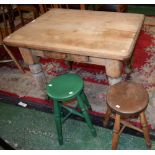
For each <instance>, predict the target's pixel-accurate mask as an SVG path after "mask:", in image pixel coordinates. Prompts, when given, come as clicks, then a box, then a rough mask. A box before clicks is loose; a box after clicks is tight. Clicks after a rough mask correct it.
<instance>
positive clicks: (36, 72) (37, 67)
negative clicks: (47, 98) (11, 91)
mask: <svg viewBox="0 0 155 155" xmlns="http://www.w3.org/2000/svg"><path fill="white" fill-rule="evenodd" d="M19 50H20V53H21V55H22V57H23V59H24V62H25V63H26V64H28V65H29V68H30V71H31V73H32V75H33V77H34V80H35V82H36V85H37V87H38V88H39V89H40V90H42V91H43V92H44V91H45V86H46V83H47V80H46V76H45V74H44V72H43V70H42V66H41V64H40V63H39V59H38V57H36V56H34V55H33V54H32V52H31V50H29V49H26V48H19Z"/></svg>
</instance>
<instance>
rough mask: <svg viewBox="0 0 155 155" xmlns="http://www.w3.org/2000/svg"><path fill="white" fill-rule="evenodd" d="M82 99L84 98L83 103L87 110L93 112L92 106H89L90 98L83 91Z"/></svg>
mask: <svg viewBox="0 0 155 155" xmlns="http://www.w3.org/2000/svg"><path fill="white" fill-rule="evenodd" d="M81 98H82V100H83V102H84V103H85V104H86V106H87V108H88V109H90V110H92V108H91V105H90V104H89V101H88V98H87V96H86V94H85V93H84V92H83V91H82V93H81Z"/></svg>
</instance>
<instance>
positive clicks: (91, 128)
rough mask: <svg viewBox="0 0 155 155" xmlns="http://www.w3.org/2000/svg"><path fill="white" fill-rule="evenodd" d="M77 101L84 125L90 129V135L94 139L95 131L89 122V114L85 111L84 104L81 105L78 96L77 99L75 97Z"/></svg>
mask: <svg viewBox="0 0 155 155" xmlns="http://www.w3.org/2000/svg"><path fill="white" fill-rule="evenodd" d="M77 100H78V104H79V107H80V109H81V111H82V114H83V116H84V118H85V120H86V123H87V125H88V127H89V128H90V130H91V133H92V135H93V136H94V137H95V136H96V130H95V128H94V127H93V124H92V122H91V119H90V116H89V114H88V113H87V110H86V108H85V106H84V104H83V102H82V99H81V97H80V96H78V97H77Z"/></svg>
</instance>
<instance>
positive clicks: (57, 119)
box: [54, 100, 63, 145]
mask: <svg viewBox="0 0 155 155" xmlns="http://www.w3.org/2000/svg"><path fill="white" fill-rule="evenodd" d="M54 118H55V124H56V129H57V134H58V141H59V144H60V145H62V144H63V136H62V124H61V111H60V105H59V103H58V101H55V100H54Z"/></svg>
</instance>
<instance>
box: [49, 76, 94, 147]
mask: <svg viewBox="0 0 155 155" xmlns="http://www.w3.org/2000/svg"><path fill="white" fill-rule="evenodd" d="M83 88H84V82H83V80H82V79H81V77H80V76H78V75H76V74H64V75H61V76H57V77H55V78H53V79H52V80H51V81H50V82H49V83H48V85H47V94H48V96H49V97H50V98H52V99H53V101H54V117H55V123H56V129H57V134H58V141H59V144H60V145H62V144H63V136H62V123H63V122H64V121H65V120H66V119H67V118H68V117H69V116H70V115H71V114H75V115H78V116H80V117H82V118H84V119H85V121H86V123H87V125H88V127H89V128H90V130H91V133H92V135H93V136H96V130H95V128H94V127H93V124H92V122H91V119H90V116H89V114H88V113H87V110H88V109H91V106H90V104H89V102H88V99H87V97H86V95H85V93H84V91H83ZM71 99H77V103H76V106H75V109H73V108H70V107H68V106H65V105H64V102H65V101H69V100H71ZM78 107H79V108H80V109H81V112H78V111H77V110H76V109H77V108H78ZM62 108H64V109H66V110H67V111H68V114H67V115H66V116H65V117H64V118H63V119H61V114H62Z"/></svg>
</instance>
